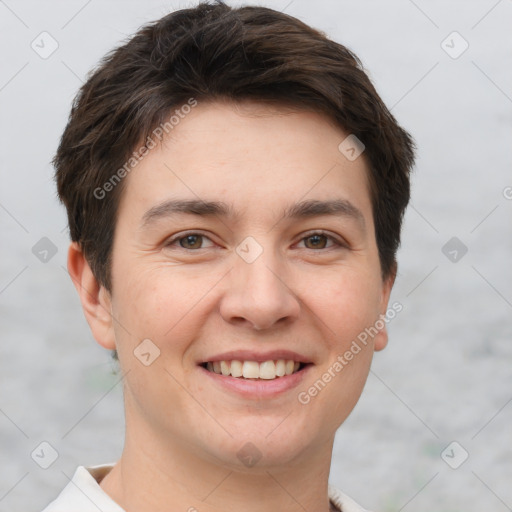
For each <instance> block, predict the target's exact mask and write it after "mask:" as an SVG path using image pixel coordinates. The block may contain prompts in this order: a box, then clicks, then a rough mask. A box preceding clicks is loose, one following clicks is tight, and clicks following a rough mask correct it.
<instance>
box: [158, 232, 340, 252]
mask: <svg viewBox="0 0 512 512" xmlns="http://www.w3.org/2000/svg"><path fill="white" fill-rule="evenodd" d="M192 235H195V236H200V237H203V238H208V239H209V237H208V236H206V235H204V234H203V233H198V232H196V231H191V232H190V233H185V234H180V235H179V236H176V237H173V238H171V239H170V240H168V241H167V242H165V244H164V245H165V247H171V246H172V245H173V244H175V243H176V242H179V241H180V240H183V239H185V238H187V237H189V236H192ZM313 236H325V237H326V238H327V239H328V240H330V241H331V242H333V244H334V246H337V247H338V248H347V244H346V243H344V242H341V241H340V240H338V239H337V238H335V237H334V236H332V235H328V234H327V233H326V232H324V231H321V230H320V231H312V232H311V233H308V234H307V235H306V236H303V237H302V238H301V239H300V240H299V242H302V241H303V240H306V239H308V238H311V237H313ZM209 240H210V239H209ZM210 241H211V240H210ZM333 248H335V247H333V246H331V247H324V248H321V249H310V250H311V251H315V252H319V251H322V250H323V251H326V250H329V249H333ZM179 249H183V250H185V251H190V252H195V251H199V250H200V249H207V247H200V248H199V249H187V248H186V247H181V246H180V247H179ZM306 249H307V247H306Z"/></svg>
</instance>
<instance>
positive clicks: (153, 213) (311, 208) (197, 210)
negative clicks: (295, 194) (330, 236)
mask: <svg viewBox="0 0 512 512" xmlns="http://www.w3.org/2000/svg"><path fill="white" fill-rule="evenodd" d="M177 214H189V215H197V216H201V217H225V218H237V217H238V215H237V214H236V212H235V210H234V209H233V208H232V207H231V206H230V205H228V204H226V203H224V202H221V201H202V200H201V199H185V200H181V199H171V200H168V201H164V202H162V203H160V204H157V205H156V206H153V207H152V208H150V209H149V210H148V211H146V213H144V215H143V217H142V224H141V227H142V228H145V227H148V226H149V225H150V224H152V223H154V222H156V221H158V220H160V219H163V218H168V217H172V216H174V215H177ZM321 215H331V216H338V217H346V218H348V219H352V220H355V221H356V222H357V223H358V224H359V225H360V227H361V229H362V230H363V231H365V230H366V223H365V219H364V215H363V214H362V212H361V210H359V209H358V208H357V207H356V206H354V205H353V204H352V203H351V202H350V201H348V200H346V199H330V200H325V201H320V200H318V199H313V200H309V201H301V202H299V203H295V204H292V205H290V206H288V207H287V208H286V209H285V210H284V212H283V214H282V218H285V219H300V218H310V217H317V216H321Z"/></svg>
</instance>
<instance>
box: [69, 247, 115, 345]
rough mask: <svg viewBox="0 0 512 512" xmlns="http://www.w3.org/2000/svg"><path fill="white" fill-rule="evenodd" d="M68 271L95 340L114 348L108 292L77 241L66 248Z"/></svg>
mask: <svg viewBox="0 0 512 512" xmlns="http://www.w3.org/2000/svg"><path fill="white" fill-rule="evenodd" d="M68 272H69V275H70V276H71V279H72V281H73V284H74V285H75V288H76V290H77V292H78V295H79V297H80V302H81V303H82V308H83V310H84V314H85V318H86V320H87V323H88V324H89V327H90V328H91V331H92V334H93V336H94V338H95V339H96V341H97V342H98V343H99V344H100V345H101V346H102V347H104V348H106V349H109V350H114V349H115V348H116V343H115V336H114V328H113V321H112V304H111V298H110V294H109V292H108V291H107V290H106V288H105V287H104V286H103V285H101V284H100V283H99V282H98V281H97V280H96V278H95V277H94V275H93V273H92V270H91V267H90V266H89V263H88V262H87V260H86V259H85V256H84V254H83V252H82V250H81V248H80V246H79V244H78V243H76V242H72V243H71V244H70V246H69V250H68Z"/></svg>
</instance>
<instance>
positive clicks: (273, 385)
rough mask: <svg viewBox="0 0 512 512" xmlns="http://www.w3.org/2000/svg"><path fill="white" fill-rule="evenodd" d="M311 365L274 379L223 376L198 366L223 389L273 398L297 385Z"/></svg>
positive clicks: (250, 396)
mask: <svg viewBox="0 0 512 512" xmlns="http://www.w3.org/2000/svg"><path fill="white" fill-rule="evenodd" d="M311 366H312V365H311V364H308V365H306V366H305V367H304V368H302V370H300V371H298V372H296V373H292V374H291V375H285V376H284V377H276V378H275V379H269V380H265V379H254V380H252V379H244V378H237V377H231V376H225V375H222V374H220V373H214V372H211V371H209V370H207V369H206V368H203V367H202V366H199V370H201V371H202V372H203V373H204V374H206V376H207V377H209V378H210V379H212V381H213V382H216V383H218V385H219V386H222V387H223V388H224V389H226V390H228V391H230V392H233V393H236V394H238V395H239V396H243V397H244V398H256V399H258V398H260V399H261V398H273V397H276V396H278V395H280V394H282V393H284V392H286V391H289V390H291V389H293V388H295V387H297V386H298V385H299V384H300V383H301V382H302V380H303V379H304V377H305V376H306V374H307V373H308V371H309V369H310V367H311Z"/></svg>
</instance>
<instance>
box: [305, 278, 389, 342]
mask: <svg viewBox="0 0 512 512" xmlns="http://www.w3.org/2000/svg"><path fill="white" fill-rule="evenodd" d="M310 289H315V288H310ZM380 294H381V289H380V287H379V282H378V280H376V279H375V278H374V276H373V274H366V273H364V272H355V271H348V270H346V269H344V270H343V271H341V272H339V273H338V275H335V276H332V278H331V279H324V280H323V281H322V282H321V283H317V286H316V293H315V294H314V295H313V296H311V295H310V299H309V300H310V304H311V307H312V308H314V311H315V312H316V313H317V314H318V315H319V316H320V315H321V317H322V319H323V320H324V322H325V324H326V326H327V327H329V328H330V330H331V331H332V333H331V334H333V335H334V336H335V337H336V340H337V343H342V344H344V343H347V342H348V341H351V340H352V338H354V337H357V335H358V334H359V333H360V332H361V331H363V330H364V329H365V328H366V327H368V326H369V325H372V324H373V323H375V321H376V320H377V319H378V316H379V304H380ZM347 338H350V340H349V339H347Z"/></svg>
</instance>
